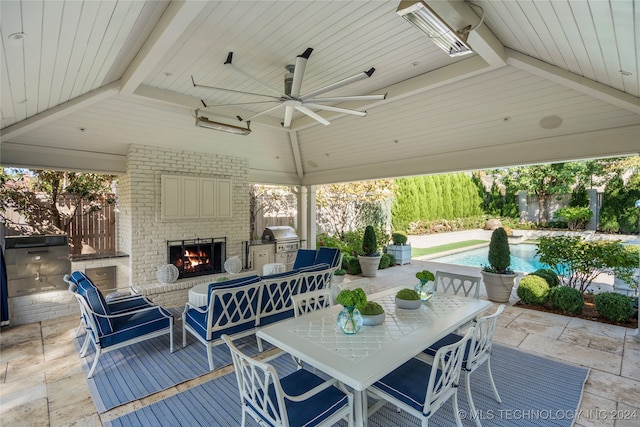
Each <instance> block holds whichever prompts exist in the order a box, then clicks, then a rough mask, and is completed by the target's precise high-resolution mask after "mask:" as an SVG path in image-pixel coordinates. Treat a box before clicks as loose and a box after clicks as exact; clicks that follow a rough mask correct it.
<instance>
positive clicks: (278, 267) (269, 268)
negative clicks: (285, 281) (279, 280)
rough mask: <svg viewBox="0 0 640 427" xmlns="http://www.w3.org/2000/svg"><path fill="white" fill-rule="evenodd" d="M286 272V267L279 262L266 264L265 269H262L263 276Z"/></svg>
mask: <svg viewBox="0 0 640 427" xmlns="http://www.w3.org/2000/svg"><path fill="white" fill-rule="evenodd" d="M285 271H287V269H286V267H285V265H284V264H282V263H279V262H274V263H271V264H265V265H264V267H262V275H263V276H268V275H270V274H278V273H284V272H285Z"/></svg>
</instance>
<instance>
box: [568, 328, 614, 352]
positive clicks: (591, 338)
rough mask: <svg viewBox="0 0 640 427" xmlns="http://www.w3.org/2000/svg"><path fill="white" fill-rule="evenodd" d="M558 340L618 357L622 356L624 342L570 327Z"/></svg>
mask: <svg viewBox="0 0 640 427" xmlns="http://www.w3.org/2000/svg"><path fill="white" fill-rule="evenodd" d="M558 339H559V340H560V341H563V342H569V343H572V344H576V345H580V346H583V347H589V348H594V349H597V350H601V351H605V352H607V353H613V354H615V355H618V356H622V353H623V351H624V341H623V340H621V339H620V338H610V337H607V336H604V335H594V334H591V333H589V332H586V331H584V330H580V329H571V328H570V327H567V328H566V329H565V331H564V332H563V333H562V335H560V338H558Z"/></svg>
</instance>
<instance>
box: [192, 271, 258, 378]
mask: <svg viewBox="0 0 640 427" xmlns="http://www.w3.org/2000/svg"><path fill="white" fill-rule="evenodd" d="M261 284H262V281H261V278H260V276H248V277H241V278H238V279H232V280H226V281H224V282H214V283H211V284H209V289H208V297H207V305H206V306H203V307H197V306H195V305H193V304H191V303H189V302H187V304H186V305H185V307H184V311H183V312H182V346H183V347H185V346H186V345H187V332H189V333H190V334H191V335H193V336H194V337H195V338H196V339H197V340H198V341H200V342H201V343H202V344H204V345H205V346H206V348H207V359H208V361H209V369H210V370H212V371H213V370H214V368H215V365H214V362H213V347H215V346H218V345H220V344H222V343H223V341H222V340H221V338H220V337H221V336H222V335H223V334H227V335H230V336H233V337H234V338H240V337H244V336H248V335H252V334H254V333H255V326H256V321H257V319H258V314H259V306H258V302H259V301H260V295H261V288H262V286H261Z"/></svg>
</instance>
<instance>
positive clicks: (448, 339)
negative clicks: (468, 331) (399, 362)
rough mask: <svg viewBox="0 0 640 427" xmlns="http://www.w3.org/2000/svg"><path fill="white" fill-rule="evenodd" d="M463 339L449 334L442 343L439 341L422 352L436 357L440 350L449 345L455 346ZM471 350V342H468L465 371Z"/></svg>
mask: <svg viewBox="0 0 640 427" xmlns="http://www.w3.org/2000/svg"><path fill="white" fill-rule="evenodd" d="M461 339H462V337H461V336H460V335H458V334H449V335H447V336H446V337H444V338H442V339H441V340H440V341H437V342H436V343H434V344H432V345H431V346H429V348H427V349H426V350H423V351H422V352H423V353H426V354H428V355H429V356H435V355H436V352H437V351H438V350H440V348H442V347H444V346H447V345H451V344H455V343H457V342H458V341H460V340H461ZM470 350H471V340H469V341H467V345H466V346H465V348H464V356H463V359H462V368H463V369H464V368H465V366H466V364H467V358H468V357H469V351H470Z"/></svg>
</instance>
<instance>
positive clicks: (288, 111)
mask: <svg viewBox="0 0 640 427" xmlns="http://www.w3.org/2000/svg"><path fill="white" fill-rule="evenodd" d="M312 52H313V49H312V48H307V49H306V50H305V51H304V52H303V53H302V54H301V55H298V56H297V58H296V63H295V65H293V64H288V65H286V66H285V69H286V71H287V72H286V74H285V75H284V93H280V92H278V91H276V90H274V89H273V88H271V87H269V85H267V84H265V83H264V82H262V81H260V80H259V79H258V78H256V77H254V76H253V75H251V74H249V73H248V72H246V71H244V70H242V69H241V68H239V67H237V66H236V65H234V64H233V52H229V53H228V54H227V59H226V61H225V62H224V64H225V65H229V66H230V67H232V68H233V69H234V70H236V71H238V72H239V73H240V74H242V75H244V76H245V77H247V78H249V79H251V80H253V81H254V82H256V83H258V84H259V85H260V86H262V87H263V88H264V89H266V90H267V91H269V92H272V93H274V95H266V94H263V93H253V92H242V91H238V90H233V89H226V88H220V87H215V86H206V85H201V84H197V83H196V82H195V79H194V78H193V76H192V77H191V80H192V83H193V86H194V87H200V88H206V89H212V90H217V91H225V92H230V93H235V94H238V95H249V96H253V97H259V98H262V100H260V101H254V102H241V103H235V104H216V105H207V104H206V103H205V102H204V100H201V102H202V104H203V105H204V106H205V108H207V107H209V106H211V107H214V106H215V107H221V106H232V105H246V104H262V103H275V104H277V105H275V106H273V107H271V108H268V109H266V110H264V111H261V112H259V113H256V114H254V115H252V116H251V117H248V118H246V119H241V120H243V121H250V120H252V119H254V118H255V117H258V116H261V115H263V114H268V113H270V112H272V111H274V110H277V109H279V108H281V107H284V120H283V122H282V125H283V126H284V127H287V128H288V127H291V121H292V120H293V113H294V111H299V112H301V113H303V114H305V115H306V116H308V117H310V118H312V119H314V120H316V121H317V122H318V123H321V124H323V125H329V124H331V122H329V120H327V119H325V118H324V117H322V116H321V115H320V114H318V113H316V112H315V111H314V110H321V111H330V112H334V113H340V114H350V115H354V116H360V117H364V116H366V114H367V112H366V111H358V110H352V109H348V108H341V107H336V106H333V105H326V104H329V103H341V102H353V101H377V100H383V99H385V98H386V97H387V94H386V93H385V94H377V95H350V96H333V97H330V98H317V96H318V95H322V94H324V93H326V92H329V91H332V90H336V89H339V88H341V87H344V86H347V85H349V84H352V83H355V82H357V81H360V80H363V79H366V78H369V77H371V75H373V73H374V71H375V68H373V67H372V68H370V69H369V70H367V71H363V72H361V73H358V74H356V75H354V76H351V77H347V78H346V79H343V80H340V81H337V82H335V83H332V84H329V85H327V86H324V87H321V88H319V89H316V90H313V91H311V92H309V93H307V94H304V95H302V94H301V93H300V92H301V89H302V80H303V78H304V72H305V69H306V66H307V60H308V59H309V57H310V56H311V53H312Z"/></svg>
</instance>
